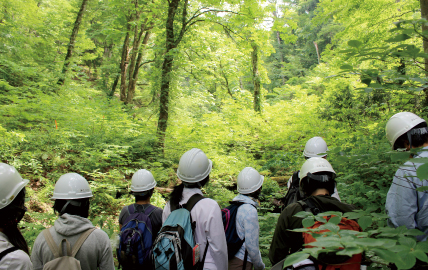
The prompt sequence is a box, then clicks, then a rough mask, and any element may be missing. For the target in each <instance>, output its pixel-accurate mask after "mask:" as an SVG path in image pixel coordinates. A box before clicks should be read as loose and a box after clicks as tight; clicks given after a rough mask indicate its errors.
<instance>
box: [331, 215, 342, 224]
mask: <svg viewBox="0 0 428 270" xmlns="http://www.w3.org/2000/svg"><path fill="white" fill-rule="evenodd" d="M341 220H342V218H341V217H338V216H334V217H331V218H330V219H329V220H328V223H332V224H334V225H337V224H339V223H340V221H341Z"/></svg>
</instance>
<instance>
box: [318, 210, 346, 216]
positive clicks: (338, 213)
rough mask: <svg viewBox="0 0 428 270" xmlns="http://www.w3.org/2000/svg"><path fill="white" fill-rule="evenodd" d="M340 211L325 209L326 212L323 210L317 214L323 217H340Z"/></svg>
mask: <svg viewBox="0 0 428 270" xmlns="http://www.w3.org/2000/svg"><path fill="white" fill-rule="evenodd" d="M342 215H343V214H342V213H341V212H338V211H327V212H323V213H320V214H318V216H323V217H325V216H338V217H342Z"/></svg>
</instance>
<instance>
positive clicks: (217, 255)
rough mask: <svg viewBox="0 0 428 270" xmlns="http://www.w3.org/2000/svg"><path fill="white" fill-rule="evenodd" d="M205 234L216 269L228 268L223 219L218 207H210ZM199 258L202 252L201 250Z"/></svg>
mask: <svg viewBox="0 0 428 270" xmlns="http://www.w3.org/2000/svg"><path fill="white" fill-rule="evenodd" d="M205 234H206V235H207V240H208V243H209V246H208V248H209V250H210V254H211V257H212V258H213V260H214V263H215V265H216V266H217V269H218V270H220V269H227V268H228V257H227V243H226V236H225V234H224V227H223V219H222V218H221V210H220V207H219V206H218V205H215V207H212V210H211V213H210V214H209V219H208V221H207V223H206V226H205ZM201 256H203V251H202V250H201Z"/></svg>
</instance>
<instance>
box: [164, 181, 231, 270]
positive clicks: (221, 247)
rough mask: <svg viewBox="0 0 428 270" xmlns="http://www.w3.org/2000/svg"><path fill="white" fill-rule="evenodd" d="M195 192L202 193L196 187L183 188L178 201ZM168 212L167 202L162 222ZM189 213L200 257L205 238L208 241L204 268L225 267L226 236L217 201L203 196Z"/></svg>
mask: <svg viewBox="0 0 428 270" xmlns="http://www.w3.org/2000/svg"><path fill="white" fill-rule="evenodd" d="M196 193H199V194H201V195H202V191H201V190H200V189H198V188H184V190H183V199H182V200H181V201H180V204H185V203H187V201H188V200H189V199H190V197H192V195H193V194H196ZM170 213H171V207H170V205H169V202H168V203H167V204H166V205H165V208H164V210H163V214H162V223H163V222H165V220H166V219H167V217H168V216H169V214H170ZM190 215H191V216H192V220H193V221H196V229H195V241H196V243H199V245H200V252H201V259H202V256H203V252H204V251H205V247H206V245H207V240H208V242H209V246H208V251H207V255H206V258H205V263H204V269H209V270H225V269H227V267H228V261H227V244H226V236H225V234H224V228H223V220H222V217H221V210H220V207H219V205H218V204H217V202H216V201H214V200H212V199H209V198H205V199H203V200H201V201H199V202H198V203H197V204H196V205H195V206H194V207H193V209H192V211H190Z"/></svg>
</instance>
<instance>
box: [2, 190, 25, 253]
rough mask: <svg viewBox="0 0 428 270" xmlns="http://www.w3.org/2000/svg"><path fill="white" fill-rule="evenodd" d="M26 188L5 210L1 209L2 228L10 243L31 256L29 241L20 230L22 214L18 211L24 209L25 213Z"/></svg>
mask: <svg viewBox="0 0 428 270" xmlns="http://www.w3.org/2000/svg"><path fill="white" fill-rule="evenodd" d="M24 203H25V188H23V189H22V190H21V191H20V192H19V193H18V195H17V196H16V198H15V199H14V200H13V201H12V202H11V203H10V204H9V205H8V206H6V207H5V208H3V209H0V216H1V217H2V220H1V221H0V228H2V229H3V233H4V234H5V235H6V236H7V238H8V239H9V242H10V243H11V244H12V245H14V246H15V247H17V248H19V249H20V250H22V251H24V252H25V253H27V254H30V253H29V251H28V245H27V241H25V238H24V236H22V234H21V231H20V230H19V228H18V222H19V220H18V219H19V218H20V216H21V217H22V212H20V211H19V210H18V211H17V209H22V211H23V212H25V210H24V209H25V207H24Z"/></svg>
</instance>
